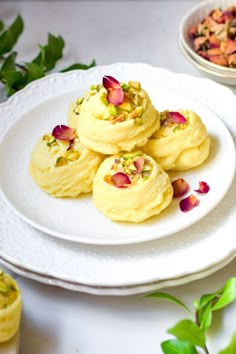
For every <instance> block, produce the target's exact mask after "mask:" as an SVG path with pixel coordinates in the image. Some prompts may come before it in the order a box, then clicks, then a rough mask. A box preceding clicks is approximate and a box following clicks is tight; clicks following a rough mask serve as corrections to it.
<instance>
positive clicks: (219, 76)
mask: <svg viewBox="0 0 236 354" xmlns="http://www.w3.org/2000/svg"><path fill="white" fill-rule="evenodd" d="M230 6H235V3H234V2H233V1H232V0H208V1H203V2H202V3H201V4H198V5H197V6H195V7H193V8H192V9H191V10H190V11H189V12H188V13H187V14H186V15H185V16H184V18H183V19H182V21H181V23H180V27H179V47H180V50H181V52H182V53H183V55H184V56H185V57H186V59H187V60H188V61H189V62H190V63H191V64H192V65H194V66H195V67H196V68H197V69H198V70H200V71H201V72H202V73H203V74H204V75H205V76H207V77H209V78H210V79H213V80H216V81H218V82H220V83H223V84H226V85H233V86H236V68H235V69H234V68H229V67H224V66H220V65H217V64H214V63H212V62H210V61H209V60H207V59H204V58H203V57H201V56H200V55H198V54H197V53H196V52H195V51H194V50H193V46H192V42H191V39H190V37H189V30H190V29H191V28H192V27H193V26H195V25H198V24H199V23H200V22H201V21H202V20H203V19H204V18H205V17H206V16H208V15H209V13H210V12H211V11H212V10H214V9H217V8H221V9H222V10H224V9H225V8H227V7H230Z"/></svg>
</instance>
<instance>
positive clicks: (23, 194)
mask: <svg viewBox="0 0 236 354" xmlns="http://www.w3.org/2000/svg"><path fill="white" fill-rule="evenodd" d="M92 72H93V75H92V77H91V72H90V73H88V74H87V73H86V72H81V71H77V72H74V73H72V74H70V75H71V77H77V80H75V79H73V80H71V87H70V91H69V92H67V91H66V92H63V89H62V91H61V92H60V94H58V92H55V90H54V89H55V84H57V85H60V86H61V87H62V88H63V83H64V82H65V81H67V80H68V75H63V74H61V75H60V76H57V77H56V81H55V84H50V83H51V80H52V77H50V76H49V77H47V78H45V79H44V80H43V83H44V84H48V85H47V90H45V91H43V92H41V91H40V90H39V91H38V92H37V96H40V98H41V102H40V103H39V102H38V99H37V100H36V101H35V102H33V104H31V105H29V106H28V107H27V105H26V107H25V106H24V109H22V108H21V105H20V104H23V103H24V102H25V104H27V103H26V101H27V97H28V95H29V94H30V93H29V91H30V88H29V89H28V90H26V91H22V93H21V95H20V97H19V96H18V97H19V103H20V104H19V106H18V107H17V114H16V115H17V117H16V119H15V121H14V122H13V123H12V125H11V126H10V127H9V128H8V129H7V131H6V133H5V134H4V135H3V136H2V138H1V141H0V166H1V175H0V189H1V192H2V195H3V197H4V198H5V200H6V201H7V203H8V205H9V206H10V207H11V208H12V209H13V210H14V212H15V213H16V214H17V215H18V216H19V217H20V218H21V219H22V220H24V221H25V222H27V223H28V224H30V225H31V226H33V227H35V228H36V229H38V230H40V231H43V232H45V233H47V234H49V235H52V236H55V237H59V238H62V239H66V240H70V241H76V242H80V243H86V244H97V245H102V244H103V245H105V244H106V245H112V244H120V245H121V244H131V243H138V242H144V241H149V240H153V239H157V238H161V237H164V236H167V235H170V234H173V233H175V232H177V231H180V230H182V229H185V228H187V227H189V226H190V225H192V224H194V223H195V222H197V221H199V220H200V219H201V218H203V217H204V216H206V215H207V214H208V213H209V212H210V211H211V210H212V209H213V208H214V207H215V206H216V205H217V204H218V203H219V202H220V201H221V200H222V198H223V197H224V195H225V194H226V192H227V191H228V189H229V187H230V185H231V183H232V180H233V177H234V173H235V146H234V142H233V140H232V137H231V135H230V133H229V131H228V129H227V128H226V127H225V125H224V123H223V122H222V120H221V119H220V118H219V117H218V116H217V114H215V113H214V112H212V111H211V110H209V109H208V108H207V107H205V106H203V105H202V104H200V103H198V102H197V101H196V100H194V99H191V98H189V97H186V96H184V95H182V94H179V93H177V92H173V91H171V90H170V89H168V88H163V87H161V86H160V85H159V84H158V82H156V81H155V80H154V79H153V78H152V76H149V77H145V79H142V80H141V83H142V85H143V87H144V88H145V89H146V91H147V92H148V94H149V95H150V97H151V100H152V102H153V104H154V106H155V107H156V109H158V110H164V109H169V110H178V109H179V108H183V109H192V110H193V111H195V112H196V113H197V114H199V115H200V117H201V118H202V120H203V122H204V123H205V125H206V127H207V129H208V132H209V135H210V137H211V150H210V155H209V157H208V159H207V161H206V162H205V163H204V164H203V165H201V166H200V167H198V168H194V169H192V170H190V171H186V172H181V173H172V174H171V178H172V179H174V178H177V177H183V178H185V179H186V181H187V182H188V183H189V185H190V192H189V193H195V192H194V189H197V188H198V184H199V181H206V182H207V183H208V184H209V186H210V192H209V193H208V194H206V195H200V194H199V195H198V199H199V200H200V204H199V206H198V207H196V208H195V209H193V210H192V211H190V212H187V213H182V212H181V211H180V209H179V205H178V204H179V200H173V202H172V203H171V205H170V206H169V207H168V208H167V209H166V210H165V211H163V212H162V213H161V214H160V215H158V216H156V217H152V218H151V219H149V220H147V221H145V222H143V223H138V224H133V223H118V222H112V221H111V220H109V219H108V218H106V217H105V216H103V215H102V214H101V213H100V212H99V211H98V210H97V209H96V208H95V207H94V206H93V203H92V195H91V194H89V195H85V196H81V197H79V198H76V199H72V198H64V199H59V198H53V197H51V196H49V195H48V194H46V193H45V192H43V191H42V190H41V189H40V188H39V187H38V185H36V184H35V182H34V181H33V180H32V178H31V177H30V175H29V172H28V166H29V160H30V156H31V152H32V149H33V147H34V144H35V142H36V141H37V139H38V138H39V137H40V136H42V135H43V134H45V133H47V132H48V131H52V129H53V127H54V126H56V125H57V124H67V112H68V107H69V104H70V102H72V101H73V100H75V99H76V98H77V97H79V96H82V95H83V94H84V92H86V91H87V90H88V88H89V87H90V85H92V84H94V83H100V82H102V75H101V69H100V68H99V67H98V68H94V69H93V70H92ZM106 74H108V75H109V74H111V72H110V69H109V68H107V72H106ZM113 75H114V74H113ZM81 76H82V77H83V83H82V84H80V85H78V82H79V80H80V77H81ZM115 77H116V78H117V79H118V80H120V81H129V80H130V79H139V77H138V75H137V74H136V72H135V70H134V71H133V72H131V73H126V74H123V75H121V73H120V72H119V70H117V73H115ZM39 85H40V82H39ZM32 97H33V90H32V95H31V99H32ZM11 102H12V101H11V100H9V101H8V103H7V104H6V105H5V108H6V107H7V106H8V107H9V109H13V107H12V105H11ZM22 107H23V106H22ZM25 108H26V109H25ZM2 115H4V112H3V114H1V118H2ZM195 194H196V193H195ZM140 197H142V196H140ZM124 203H125V200H124Z"/></svg>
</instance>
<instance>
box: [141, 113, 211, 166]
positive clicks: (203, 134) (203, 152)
mask: <svg viewBox="0 0 236 354" xmlns="http://www.w3.org/2000/svg"><path fill="white" fill-rule="evenodd" d="M178 112H179V113H180V114H181V115H182V116H183V117H185V119H186V122H185V123H181V124H179V123H175V122H169V121H168V119H167V120H166V113H168V111H164V112H162V113H161V127H160V129H159V130H157V131H156V132H155V134H153V136H152V137H151V138H150V139H149V140H148V142H147V144H146V145H145V146H144V147H143V148H142V150H143V151H144V152H145V153H146V154H149V155H150V156H152V157H153V158H154V159H155V160H156V162H157V163H158V164H160V165H161V166H162V168H163V169H164V170H179V171H183V170H188V169H191V168H193V167H195V166H199V165H201V164H202V163H203V162H204V161H205V160H206V159H207V157H208V155H209V151H210V137H209V135H208V132H207V129H206V126H205V125H204V124H203V122H202V120H201V118H200V117H199V116H198V115H197V114H196V113H195V112H193V111H191V110H178Z"/></svg>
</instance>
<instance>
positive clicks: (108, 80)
mask: <svg viewBox="0 0 236 354" xmlns="http://www.w3.org/2000/svg"><path fill="white" fill-rule="evenodd" d="M102 84H103V86H104V87H105V89H106V90H108V89H118V88H120V83H119V81H117V80H116V79H115V78H114V77H112V76H109V75H105V76H103V78H102Z"/></svg>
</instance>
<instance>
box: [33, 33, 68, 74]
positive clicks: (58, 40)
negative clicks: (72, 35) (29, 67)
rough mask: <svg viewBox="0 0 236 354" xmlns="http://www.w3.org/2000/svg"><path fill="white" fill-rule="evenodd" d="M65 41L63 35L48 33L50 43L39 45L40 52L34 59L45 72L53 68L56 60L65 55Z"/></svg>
mask: <svg viewBox="0 0 236 354" xmlns="http://www.w3.org/2000/svg"><path fill="white" fill-rule="evenodd" d="M64 45H65V42H64V39H63V38H62V37H61V36H58V37H55V36H54V35H52V34H51V33H49V34H48V44H47V45H45V46H42V45H39V48H40V53H39V54H38V55H37V57H36V58H35V59H34V60H33V63H34V64H37V65H38V66H39V67H41V69H42V70H43V71H45V72H47V71H50V70H52V69H53V68H54V67H55V65H56V62H57V61H58V60H59V59H61V58H62V56H63V48H64Z"/></svg>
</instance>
